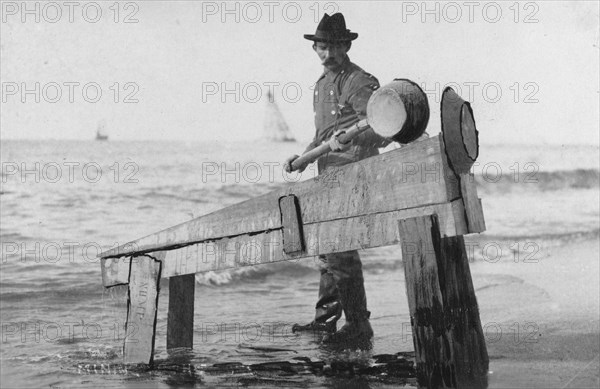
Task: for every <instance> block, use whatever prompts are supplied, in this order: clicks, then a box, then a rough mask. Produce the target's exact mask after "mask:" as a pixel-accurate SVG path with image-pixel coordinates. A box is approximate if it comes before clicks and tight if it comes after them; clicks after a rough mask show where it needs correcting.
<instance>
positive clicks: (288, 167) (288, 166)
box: [283, 154, 308, 173]
mask: <svg viewBox="0 0 600 389" xmlns="http://www.w3.org/2000/svg"><path fill="white" fill-rule="evenodd" d="M298 158H299V156H298V155H297V154H294V155H292V156H291V157H289V158H288V159H286V160H285V162H284V163H283V170H285V171H286V172H288V173H291V172H292V171H293V169H292V162H294V161H295V160H296V159H298ZM306 166H308V165H302V166H300V167H298V169H297V170H298V172H299V173H302V172H303V171H304V169H306Z"/></svg>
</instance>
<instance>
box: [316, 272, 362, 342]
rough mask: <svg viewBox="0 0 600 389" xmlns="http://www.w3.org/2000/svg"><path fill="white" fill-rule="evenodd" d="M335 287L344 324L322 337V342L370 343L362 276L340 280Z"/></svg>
mask: <svg viewBox="0 0 600 389" xmlns="http://www.w3.org/2000/svg"><path fill="white" fill-rule="evenodd" d="M337 287H338V293H339V295H340V302H341V303H342V308H343V310H344V314H345V315H346V324H344V326H342V328H340V330H339V331H337V332H335V333H333V334H331V335H328V336H326V337H325V338H323V342H324V343H336V344H342V345H348V346H351V345H355V344H365V342H367V343H370V339H371V338H372V337H373V328H371V323H369V317H370V316H371V312H369V311H367V295H366V293H365V287H364V281H363V279H362V277H361V278H354V279H344V280H340V281H339V282H338V285H337Z"/></svg>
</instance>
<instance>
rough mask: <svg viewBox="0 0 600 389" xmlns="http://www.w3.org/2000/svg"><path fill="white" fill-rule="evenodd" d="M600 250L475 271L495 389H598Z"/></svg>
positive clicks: (591, 246) (572, 249) (578, 248)
mask: <svg viewBox="0 0 600 389" xmlns="http://www.w3.org/2000/svg"><path fill="white" fill-rule="evenodd" d="M599 254H600V250H599V243H598V241H583V242H577V243H572V244H568V245H566V246H562V247H553V248H549V249H545V250H541V251H540V253H539V255H538V257H539V260H538V262H537V263H523V262H522V261H519V262H517V263H515V262H514V261H510V262H509V261H499V262H497V263H489V262H485V261H481V262H476V263H472V264H471V272H472V276H473V282H474V285H475V288H476V294H477V299H478V302H479V308H480V313H481V321H482V325H483V327H484V333H485V334H486V343H487V347H488V353H489V356H490V375H489V387H490V388H598V387H599V385H600V379H599V377H600V373H599V368H600V367H599V353H600V337H599V336H600V335H599V315H600V313H599V296H600V293H599V292H600V291H599V285H600V282H599V277H600V271H599V264H598V263H599V259H598V258H599Z"/></svg>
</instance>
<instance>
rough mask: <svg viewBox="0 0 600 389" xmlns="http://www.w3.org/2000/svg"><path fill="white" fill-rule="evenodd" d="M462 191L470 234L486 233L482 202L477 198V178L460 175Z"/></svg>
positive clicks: (470, 175)
mask: <svg viewBox="0 0 600 389" xmlns="http://www.w3.org/2000/svg"><path fill="white" fill-rule="evenodd" d="M460 191H461V197H462V199H463V203H464V208H465V215H466V220H467V226H468V228H469V233H478V232H483V231H485V219H484V217H483V208H482V207H481V200H480V199H479V198H478V197H477V187H476V184H475V176H474V175H473V174H469V173H465V174H461V175H460Z"/></svg>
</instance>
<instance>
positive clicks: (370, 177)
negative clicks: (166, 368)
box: [100, 88, 488, 388]
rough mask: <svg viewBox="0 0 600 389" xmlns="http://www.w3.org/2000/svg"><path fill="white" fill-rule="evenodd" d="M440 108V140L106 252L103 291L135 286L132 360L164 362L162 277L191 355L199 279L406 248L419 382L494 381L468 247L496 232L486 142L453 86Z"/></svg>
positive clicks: (177, 336)
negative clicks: (486, 206) (485, 208)
mask: <svg viewBox="0 0 600 389" xmlns="http://www.w3.org/2000/svg"><path fill="white" fill-rule="evenodd" d="M441 108H442V111H441V116H442V133H441V134H440V135H438V136H435V137H431V138H428V139H426V140H422V141H419V142H414V143H410V144H408V145H405V146H403V147H401V148H399V149H396V150H393V151H389V152H387V153H384V154H381V155H377V156H374V157H371V158H368V159H364V160H361V161H359V162H355V163H352V164H348V165H345V166H342V167H336V168H330V169H328V170H326V171H325V172H324V174H322V175H319V176H317V177H315V178H312V179H309V180H306V181H302V182H297V183H292V184H289V185H287V186H286V187H284V188H281V189H278V190H275V191H273V192H270V193H268V194H265V195H262V196H259V197H256V198H253V199H250V200H248V201H245V202H242V203H239V204H236V205H233V206H230V207H227V208H225V209H222V210H219V211H216V212H214V213H211V214H208V215H205V216H201V217H198V218H196V219H193V220H191V221H187V222H185V223H182V224H180V225H177V226H174V227H171V228H168V229H166V230H163V231H160V232H158V233H156V234H153V235H150V236H147V237H145V238H141V239H138V240H135V241H132V242H130V243H128V244H125V245H123V246H120V247H118V248H115V249H112V250H109V251H106V252H103V253H101V254H100V257H101V266H102V281H103V284H104V286H105V287H106V288H109V287H112V286H115V285H123V284H127V285H128V287H129V297H128V310H127V312H128V313H127V327H128V328H130V327H135V328H136V330H137V331H136V338H135V341H129V339H127V337H126V339H125V342H124V362H125V363H144V364H152V362H153V352H154V350H153V349H154V336H155V329H156V317H157V306H158V296H159V284H160V279H161V278H170V280H169V311H168V319H167V349H173V348H179V347H187V348H192V347H193V328H194V287H195V277H194V274H195V273H198V272H206V271H217V270H223V269H231V268H237V267H242V266H252V265H258V264H265V263H270V262H277V261H287V260H295V259H298V258H304V257H312V256H317V255H321V254H329V253H335V252H343V251H349V250H360V249H366V248H372V247H380V246H387V245H397V244H399V245H400V246H401V249H402V260H403V263H404V270H405V277H406V294H407V296H408V300H409V301H408V302H409V309H410V317H411V323H412V330H413V342H414V347H415V359H416V368H417V378H418V382H419V385H420V386H423V387H429V388H438V387H453V388H463V387H484V386H486V382H487V378H486V377H487V371H488V356H487V350H486V346H485V340H484V334H483V331H482V327H481V322H480V318H479V310H478V306H477V301H476V298H475V292H474V289H473V284H472V280H471V274H470V271H469V264H468V258H467V254H466V250H465V245H464V240H463V235H465V234H469V233H479V232H482V231H484V230H485V224H484V219H483V212H482V208H481V202H480V200H479V199H478V197H477V191H476V188H475V181H474V177H473V175H472V174H470V173H469V170H470V168H471V166H472V164H473V162H474V161H475V160H476V158H477V155H478V138H477V136H478V135H477V130H476V128H475V122H474V120H473V116H472V111H471V107H470V105H469V104H468V103H467V102H464V101H463V100H462V99H461V98H460V97H459V96H458V95H456V94H455V93H454V91H453V90H452V89H450V88H447V89H446V90H445V91H444V95H443V99H442V107H441ZM399 260H400V258H399ZM375 330H377V329H376V328H375ZM398 331H401V328H400V324H399V328H398ZM126 333H128V332H127V331H126Z"/></svg>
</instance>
